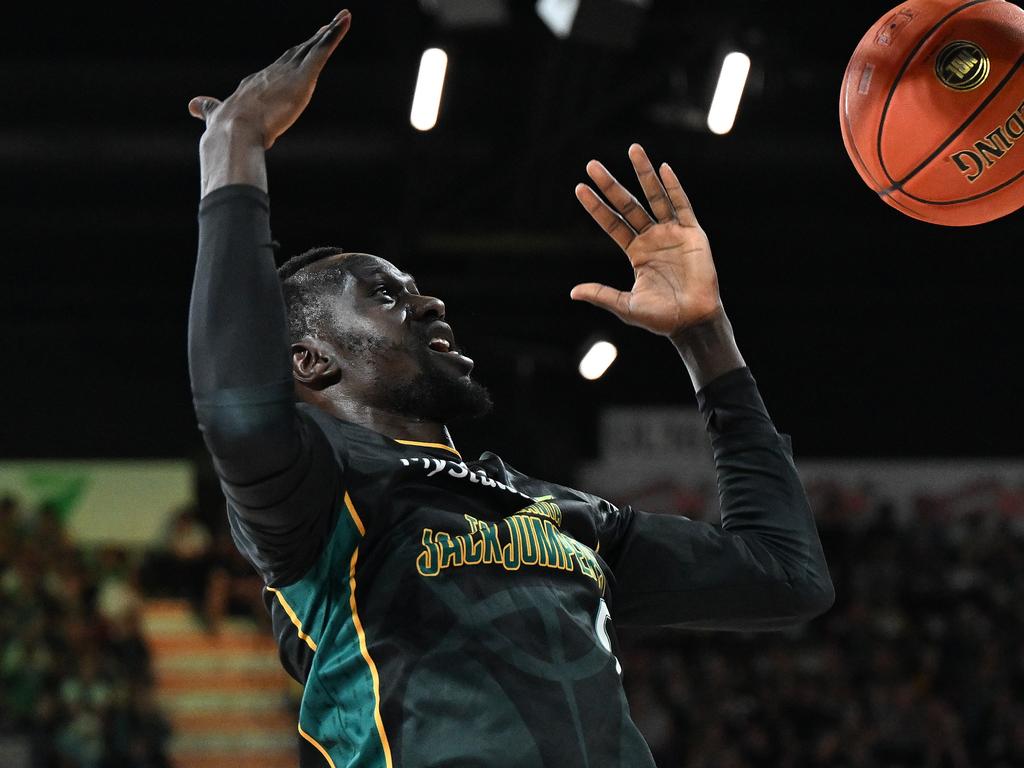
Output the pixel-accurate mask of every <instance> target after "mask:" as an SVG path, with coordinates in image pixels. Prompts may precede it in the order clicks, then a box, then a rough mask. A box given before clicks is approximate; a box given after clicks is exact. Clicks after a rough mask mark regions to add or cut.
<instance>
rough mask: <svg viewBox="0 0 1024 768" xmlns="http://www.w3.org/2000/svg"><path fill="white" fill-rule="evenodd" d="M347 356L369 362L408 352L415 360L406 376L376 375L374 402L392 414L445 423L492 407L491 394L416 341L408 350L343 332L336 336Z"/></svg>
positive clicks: (471, 416)
mask: <svg viewBox="0 0 1024 768" xmlns="http://www.w3.org/2000/svg"><path fill="white" fill-rule="evenodd" d="M340 341H341V343H342V345H343V347H344V348H345V350H346V352H347V354H348V355H351V356H353V357H356V358H360V359H362V360H364V361H365V362H366V363H367V364H369V365H374V364H375V363H378V362H379V361H380V360H381V358H382V357H383V356H385V355H388V354H390V353H404V354H411V355H412V356H413V357H414V358H415V359H416V361H417V363H418V369H419V370H418V372H417V373H416V374H415V375H414V376H413V377H412V378H409V379H405V380H398V381H396V380H395V379H392V378H388V377H379V378H378V380H377V386H378V394H377V397H376V398H375V399H376V400H377V404H378V405H379V406H380V407H382V408H385V409H386V410H389V411H391V412H393V413H398V414H400V415H402V416H406V417H409V418H413V419H418V420H423V421H432V422H437V423H439V424H447V423H449V422H452V421H458V420H459V419H472V418H478V417H480V416H485V415H487V414H488V413H490V411H491V408H492V407H493V405H494V404H493V401H492V400H491V394H490V392H488V391H487V388H486V387H484V386H483V385H482V384H480V383H478V382H476V381H473V379H471V378H470V377H469V376H468V375H467V376H459V375H457V374H456V372H455V371H453V370H449V367H448V366H447V365H442V364H440V363H439V361H438V360H437V359H436V358H433V357H432V356H433V355H435V354H437V353H434V352H431V351H430V350H429V349H428V348H427V347H426V345H425V344H424V345H422V346H420V344H419V342H417V343H416V345H415V346H414V347H413V348H412V349H410V348H409V347H405V346H403V345H401V344H398V343H395V342H391V341H389V340H386V339H383V338H380V337H377V336H373V335H346V336H344V337H342V338H341V339H340Z"/></svg>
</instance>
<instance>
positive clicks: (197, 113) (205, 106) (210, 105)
mask: <svg viewBox="0 0 1024 768" xmlns="http://www.w3.org/2000/svg"><path fill="white" fill-rule="evenodd" d="M219 106H220V99H215V98H213V97H212V96H196V97H195V98H194V99H192V100H191V101H190V102H189V103H188V111H189V114H190V115H192V117H197V118H199V119H200V120H206V118H207V117H208V116H209V114H210V113H211V112H212V111H213V110H214V109H216V108H217V107H219Z"/></svg>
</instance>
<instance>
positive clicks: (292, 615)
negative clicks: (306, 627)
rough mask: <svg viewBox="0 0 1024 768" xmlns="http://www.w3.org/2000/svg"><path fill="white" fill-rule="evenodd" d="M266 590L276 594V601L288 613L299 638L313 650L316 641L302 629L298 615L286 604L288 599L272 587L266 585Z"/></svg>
mask: <svg viewBox="0 0 1024 768" xmlns="http://www.w3.org/2000/svg"><path fill="white" fill-rule="evenodd" d="M267 591H268V592H273V593H274V594H275V595H277V599H278V602H280V603H281V607H282V608H284V612H285V613H287V614H288V618H289V619H291V620H292V624H294V625H295V629H296V631H298V633H299V639H300V640H304V641H305V643H306V645H308V646H309V647H310V648H311V649H312V650H314V651H315V650H316V643H315V642H314V641H313V638H312V637H310V636H309V635H307V634H306V633H305V632H303V631H302V622H301V621H299V617H298V616H296V615H295V611H293V610H292V607H291V606H290V605H288V601H287V600H285V599H284V595H282V594H281V592H280V591H279V590H276V589H274V588H273V587H267Z"/></svg>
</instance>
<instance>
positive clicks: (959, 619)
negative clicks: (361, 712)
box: [0, 484, 1024, 768]
mask: <svg viewBox="0 0 1024 768" xmlns="http://www.w3.org/2000/svg"><path fill="white" fill-rule="evenodd" d="M810 491H811V495H812V499H813V503H814V506H815V509H816V513H817V516H818V521H819V528H820V530H821V535H822V540H823V543H824V546H825V550H826V554H827V556H828V562H829V565H830V568H831V571H832V577H833V581H834V582H835V585H836V591H837V602H836V605H835V607H834V608H833V609H832V610H831V611H830V612H829V613H828V614H826V615H825V616H824V617H822V618H819V619H817V620H815V621H813V622H811V623H810V624H807V625H804V626H801V627H797V628H794V629H791V630H787V631H784V632H772V633H749V634H737V633H724V632H716V633H710V632H694V631H686V632H684V631H678V630H656V631H650V632H647V631H643V632H641V631H636V630H632V631H631V630H620V632H619V636H620V642H621V661H622V667H623V674H624V683H625V686H626V691H627V693H628V695H629V701H630V706H631V708H632V712H633V715H634V718H635V719H636V721H637V723H638V724H639V726H640V728H641V730H642V731H643V733H644V735H645V736H646V738H647V739H648V742H649V743H650V745H651V749H652V751H653V752H654V754H655V757H656V759H657V761H658V765H659V766H661V767H662V768H683V767H685V768H811V767H812V766H814V767H817V766H830V767H832V768H867V767H870V768H876V767H877V768H973V767H974V766H984V767H985V768H1015V767H1020V768H1024V578H1021V574H1024V503H1021V502H1022V501H1024V494H1021V493H1009V492H1004V491H999V490H995V491H993V490H992V489H991V488H985V487H975V488H971V489H969V490H968V491H967V492H963V493H959V494H953V495H946V496H920V497H918V498H917V499H916V502H915V505H914V508H913V509H901V510H897V509H895V508H894V507H892V506H891V505H890V504H888V503H887V502H886V501H885V500H884V499H881V498H878V497H877V496H876V495H874V494H872V492H871V491H870V489H862V488H861V489H850V488H841V487H838V486H832V485H828V484H826V485H824V486H818V487H813V488H811V489H810ZM709 492H710V491H709V490H708V489H703V490H702V491H701V492H700V493H695V494H693V495H694V498H692V499H689V501H688V504H689V507H688V508H687V512H688V513H689V514H690V515H691V516H693V517H699V516H700V510H699V509H698V507H699V506H700V504H701V503H705V504H708V505H709V506H713V504H712V503H711V502H710V501H709V500H708V499H707V498H706V496H707V493H709ZM702 494H703V495H702ZM972 505H976V506H972ZM169 574H174V575H175V577H174V578H168V576H169ZM260 587H261V585H260V583H259V581H258V579H257V577H256V576H255V574H254V573H253V572H252V569H251V568H250V567H249V566H248V564H247V563H245V561H244V560H242V559H241V557H240V556H239V555H238V554H237V552H236V551H235V549H234V546H233V544H232V543H231V541H230V538H229V537H228V536H227V535H226V534H225V533H224V532H223V531H216V530H214V532H211V526H209V525H207V524H206V523H205V522H204V521H202V520H201V519H200V518H199V517H198V516H197V515H196V513H195V512H194V510H192V509H184V510H180V511H179V512H178V513H177V514H176V515H175V516H174V517H173V519H172V520H171V522H170V524H169V527H168V530H167V534H166V539H165V541H164V542H163V543H162V545H161V546H159V547H156V548H154V549H153V550H152V551H150V552H148V553H145V554H144V555H143V554H139V555H138V556H137V559H134V558H133V556H130V555H128V554H127V553H125V552H123V551H120V550H118V549H115V548H99V549H95V550H83V549H81V548H78V547H76V546H74V545H73V544H72V543H71V542H69V540H68V537H67V535H66V533H65V531H64V527H63V525H62V523H61V519H60V514H59V513H58V511H57V510H56V509H54V508H52V507H47V506H44V507H43V508H42V509H40V510H38V512H37V513H36V514H34V515H32V516H27V515H25V514H24V510H19V508H18V505H17V503H16V502H15V501H14V500H12V499H10V498H6V499H2V500H0V627H2V628H3V641H2V643H0V737H2V736H3V735H4V734H10V733H17V734H25V735H27V736H28V737H29V738H31V739H33V740H34V742H35V744H36V753H37V755H38V756H40V758H39V762H38V764H39V765H40V766H46V767H47V768H49V766H56V767H58V768H113V767H114V766H116V767H117V768H163V767H166V766H167V765H168V762H167V759H166V751H167V744H168V740H169V738H170V728H169V725H168V722H167V720H166V718H165V716H164V715H162V714H161V713H160V711H159V708H158V707H157V706H156V703H155V701H156V698H155V696H154V683H153V674H152V670H151V665H150V657H149V652H148V651H147V648H146V644H145V641H144V638H143V636H142V632H141V628H140V627H141V625H140V606H141V602H142V596H143V595H147V596H150V595H155V596H172V597H184V598H187V599H189V600H190V601H191V602H192V603H193V605H194V606H195V610H196V613H197V615H198V616H200V617H201V618H202V619H203V622H204V625H205V627H206V629H207V631H209V632H214V633H215V632H217V631H219V628H220V626H221V624H222V623H223V621H224V618H225V617H226V616H228V615H231V614H240V615H244V616H248V617H251V618H252V619H253V620H255V621H257V622H264V623H265V622H266V621H267V618H266V613H265V610H264V609H263V607H262V604H261V602H260Z"/></svg>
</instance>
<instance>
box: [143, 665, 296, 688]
mask: <svg viewBox="0 0 1024 768" xmlns="http://www.w3.org/2000/svg"><path fill="white" fill-rule="evenodd" d="M157 688H158V690H160V691H179V692H180V691H194V692H196V693H198V692H200V691H230V692H239V691H259V692H261V693H262V692H266V691H278V690H279V691H282V692H287V691H288V690H289V688H290V686H289V678H287V677H286V676H285V672H284V670H281V672H280V674H274V675H268V674H262V675H245V674H222V673H219V672H210V673H208V674H205V675H194V674H193V675H190V674H183V673H180V672H179V673H164V674H161V675H158V676H157Z"/></svg>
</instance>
